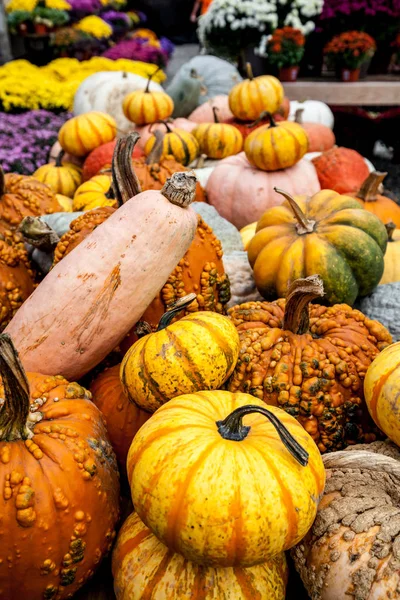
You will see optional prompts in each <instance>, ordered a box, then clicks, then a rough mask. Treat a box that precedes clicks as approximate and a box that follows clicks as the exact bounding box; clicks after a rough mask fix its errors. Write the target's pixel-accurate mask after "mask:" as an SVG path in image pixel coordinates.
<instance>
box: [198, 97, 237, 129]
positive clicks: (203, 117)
mask: <svg viewBox="0 0 400 600" xmlns="http://www.w3.org/2000/svg"><path fill="white" fill-rule="evenodd" d="M214 108H216V109H217V110H218V115H219V118H220V119H221V121H226V120H227V119H232V118H233V114H232V112H231V110H230V108H229V99H228V96H226V95H223V94H222V95H220V96H215V97H214V98H211V99H210V100H209V101H208V102H205V103H204V104H201V105H200V106H198V107H197V108H196V110H194V111H193V112H192V114H191V115H189V121H193V122H194V123H212V122H213V121H214Z"/></svg>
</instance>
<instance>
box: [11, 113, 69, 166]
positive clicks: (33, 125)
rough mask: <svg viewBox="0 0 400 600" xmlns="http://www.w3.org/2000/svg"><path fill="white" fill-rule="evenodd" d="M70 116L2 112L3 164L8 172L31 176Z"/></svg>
mask: <svg viewBox="0 0 400 600" xmlns="http://www.w3.org/2000/svg"><path fill="white" fill-rule="evenodd" d="M70 117H71V115H70V114H69V113H61V114H59V115H55V114H54V113H51V112H48V111H46V110H33V111H29V112H25V113H23V114H21V115H7V114H5V113H0V164H1V166H2V168H3V170H4V171H5V172H6V173H9V172H15V173H21V174H23V175H31V174H32V173H33V172H34V171H35V170H36V169H37V168H38V167H40V166H41V165H44V164H45V163H46V162H47V160H48V156H49V151H50V148H51V147H52V145H53V144H54V142H55V141H56V140H57V135H58V130H59V129H60V127H61V126H62V125H63V124H64V123H65V121H66V120H67V119H69V118H70Z"/></svg>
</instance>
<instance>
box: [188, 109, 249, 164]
mask: <svg viewBox="0 0 400 600" xmlns="http://www.w3.org/2000/svg"><path fill="white" fill-rule="evenodd" d="M212 110H213V113H214V123H201V124H200V125H198V126H197V127H196V129H194V130H193V135H194V136H195V138H196V139H197V141H198V142H199V146H200V152H201V154H205V155H206V156H207V157H208V158H216V159H221V158H226V157H227V156H232V155H233V154H238V153H239V152H241V151H242V149H243V136H242V134H241V133H240V131H239V130H238V129H237V128H236V127H234V126H233V125H229V124H228V123H220V122H219V121H218V116H217V110H218V109H217V108H216V107H214V106H213V107H212Z"/></svg>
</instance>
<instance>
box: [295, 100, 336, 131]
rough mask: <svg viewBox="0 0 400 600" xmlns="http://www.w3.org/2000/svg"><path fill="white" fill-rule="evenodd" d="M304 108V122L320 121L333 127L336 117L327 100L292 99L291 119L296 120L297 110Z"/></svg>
mask: <svg viewBox="0 0 400 600" xmlns="http://www.w3.org/2000/svg"><path fill="white" fill-rule="evenodd" d="M299 108H302V109H303V114H302V119H303V122H304V123H320V124H321V125H326V126H327V127H330V128H331V129H333V126H334V124H335V118H334V116H333V112H332V111H331V109H330V108H329V106H328V105H327V104H325V102H321V101H320V100H305V102H298V101H297V100H291V101H290V112H289V121H295V120H296V111H297V110H298V109H299Z"/></svg>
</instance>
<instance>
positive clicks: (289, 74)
mask: <svg viewBox="0 0 400 600" xmlns="http://www.w3.org/2000/svg"><path fill="white" fill-rule="evenodd" d="M299 68H300V67H299V66H297V65H294V66H291V67H281V68H280V69H279V79H280V80H281V81H296V79H297V75H298V73H299Z"/></svg>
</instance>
